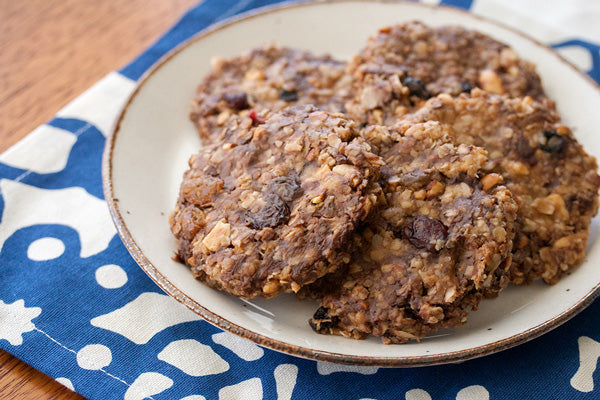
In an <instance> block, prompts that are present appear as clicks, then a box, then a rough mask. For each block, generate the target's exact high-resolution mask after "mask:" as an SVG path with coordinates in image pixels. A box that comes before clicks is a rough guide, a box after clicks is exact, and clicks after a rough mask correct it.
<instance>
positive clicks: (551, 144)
mask: <svg viewBox="0 0 600 400" xmlns="http://www.w3.org/2000/svg"><path fill="white" fill-rule="evenodd" d="M544 136H545V138H546V143H542V144H540V149H542V150H544V151H545V152H546V153H550V154H560V153H562V152H563V150H564V149H565V145H566V144H567V143H566V140H565V138H564V137H562V136H561V135H559V134H558V133H556V131H555V130H551V131H546V132H544Z"/></svg>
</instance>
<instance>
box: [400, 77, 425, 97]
mask: <svg viewBox="0 0 600 400" xmlns="http://www.w3.org/2000/svg"><path fill="white" fill-rule="evenodd" d="M402 84H403V85H404V86H406V87H407V88H408V90H409V91H410V95H411V96H417V97H419V98H421V99H428V98H430V97H431V94H429V91H428V90H427V88H426V87H425V83H424V82H423V81H422V80H420V79H416V78H412V77H410V76H409V77H407V78H405V79H404V82H402Z"/></svg>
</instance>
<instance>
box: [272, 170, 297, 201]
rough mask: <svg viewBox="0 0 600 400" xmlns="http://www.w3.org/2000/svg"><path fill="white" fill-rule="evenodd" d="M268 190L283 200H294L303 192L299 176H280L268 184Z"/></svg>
mask: <svg viewBox="0 0 600 400" xmlns="http://www.w3.org/2000/svg"><path fill="white" fill-rule="evenodd" d="M267 192H268V193H272V194H275V195H277V196H278V197H279V198H280V199H281V200H283V201H286V202H288V201H292V200H294V199H295V198H296V197H298V196H299V195H300V194H301V193H302V188H301V187H300V180H299V179H298V177H297V176H279V177H277V178H274V179H272V180H271V181H270V182H269V184H268V185H267Z"/></svg>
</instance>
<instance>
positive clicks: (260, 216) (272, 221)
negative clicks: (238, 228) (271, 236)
mask: <svg viewBox="0 0 600 400" xmlns="http://www.w3.org/2000/svg"><path fill="white" fill-rule="evenodd" d="M265 201H266V204H265V205H264V206H263V207H262V208H261V209H260V210H258V212H256V213H253V214H252V213H247V214H246V224H248V225H249V226H250V227H251V228H253V229H264V228H274V227H276V226H277V225H281V224H283V223H286V222H287V221H288V219H289V217H290V208H289V207H288V205H287V204H285V202H284V201H283V200H282V199H281V198H280V197H279V196H277V195H275V194H267V196H265Z"/></svg>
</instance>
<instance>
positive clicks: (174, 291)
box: [102, 0, 600, 367]
mask: <svg viewBox="0 0 600 400" xmlns="http://www.w3.org/2000/svg"><path fill="white" fill-rule="evenodd" d="M370 2H376V3H386V4H393V3H396V4H406V5H411V6H415V7H423V8H429V9H443V10H445V11H448V12H450V13H452V12H454V13H458V14H461V15H468V16H469V17H472V18H475V19H478V20H481V21H483V22H485V23H488V24H492V25H496V26H498V27H500V28H502V29H504V30H508V31H511V32H513V33H515V34H516V35H518V36H520V37H522V38H524V39H525V40H528V41H530V42H532V43H534V44H535V45H536V46H539V47H542V48H545V49H546V50H548V51H550V52H552V53H554V55H555V56H556V57H557V58H558V59H559V60H560V61H561V62H563V63H565V64H566V65H567V66H568V67H570V68H571V69H573V70H574V71H575V72H576V73H577V74H579V75H580V76H581V77H583V78H584V79H586V80H587V81H588V83H589V84H591V85H592V86H593V87H594V88H595V89H596V91H598V92H599V93H600V86H599V85H598V83H597V82H596V81H594V80H593V79H592V78H591V77H590V76H589V75H587V74H585V73H584V72H582V71H581V70H580V69H579V68H577V67H576V66H575V65H573V64H572V63H571V62H569V61H568V60H566V59H565V58H564V57H563V56H561V55H560V54H559V53H558V52H557V51H555V50H554V49H552V48H551V47H550V46H547V45H545V44H543V43H541V42H540V41H538V40H537V39H534V38H532V37H531V36H529V35H527V34H526V33H523V32H521V31H519V30H517V29H515V28H513V27H511V26H508V25H506V24H504V23H502V22H499V21H496V20H493V19H490V18H488V17H485V16H481V15H477V14H474V13H471V12H469V11H467V10H463V9H460V8H456V7H452V6H446V5H431V4H425V3H420V2H411V1H405V0H296V1H284V2H281V3H277V4H271V5H267V6H263V7H259V8H255V9H252V10H249V11H246V12H244V13H241V14H237V15H234V16H232V17H228V18H226V19H224V20H222V21H219V22H216V23H213V24H211V25H209V26H208V27H206V28H205V29H203V30H201V31H199V32H197V33H196V34H194V35H192V36H191V37H190V38H188V39H186V40H184V41H183V42H181V43H179V44H178V45H177V46H175V47H174V48H173V49H171V50H170V51H168V52H167V53H165V54H164V55H163V56H161V57H160V58H159V59H158V60H157V61H156V62H155V63H154V64H153V65H152V66H151V67H150V68H148V69H147V70H146V71H145V72H144V73H143V74H142V76H141V77H140V78H139V79H138V80H137V82H136V85H135V88H134V90H133V91H132V92H131V94H130V95H129V96H128V98H127V100H126V102H125V103H124V104H123V105H122V106H121V108H120V109H119V113H118V116H117V117H116V119H115V121H114V123H113V126H112V128H111V130H110V133H109V135H108V136H107V138H106V143H105V146H104V151H103V155H102V184H103V191H104V198H105V201H106V203H107V205H108V208H109V212H110V215H111V217H112V220H113V223H114V224H115V227H116V229H117V233H118V234H119V236H120V238H121V241H122V242H123V243H124V244H125V246H126V248H127V250H128V252H129V253H130V254H131V256H132V257H133V258H134V260H135V261H136V263H137V264H138V265H139V266H140V268H141V269H142V270H143V271H144V272H145V273H146V274H147V275H148V276H149V277H150V279H152V280H153V281H154V283H156V284H157V285H158V286H159V287H160V288H161V289H162V290H163V291H164V292H165V293H167V294H168V295H169V296H170V297H172V298H174V299H175V300H177V301H178V302H179V303H181V304H183V305H184V306H186V307H187V308H189V309H190V310H192V311H193V312H194V313H196V314H198V315H200V316H201V317H202V318H203V319H204V320H205V321H207V322H209V323H210V324H212V325H214V326H216V327H218V328H220V329H223V330H225V331H228V332H231V333H233V334H236V335H238V336H241V337H244V338H246V339H249V340H251V341H253V342H254V343H256V344H259V345H261V346H264V347H267V348H270V349H273V350H276V351H279V352H282V353H286V354H290V355H293V356H298V357H303V358H307V359H312V360H317V361H327V362H333V363H337V364H346V365H356V366H379V367H417V366H429V365H439V364H446V363H452V362H459V361H466V360H470V359H473V358H477V357H482V356H485V355H489V354H493V353H496V352H499V351H503V350H506V349H509V348H512V347H515V346H518V345H520V344H523V343H525V342H528V341H530V340H532V339H535V338H537V337H539V336H541V335H543V334H544V333H547V332H549V331H550V330H552V329H554V328H557V327H558V326H560V325H562V324H563V323H565V322H567V321H568V320H569V319H571V318H572V317H574V316H575V315H577V314H578V313H579V312H581V311H582V310H583V309H585V308H586V307H587V306H589V305H590V304H591V303H592V302H593V301H594V300H595V299H596V298H597V297H598V296H600V282H598V283H597V284H596V285H595V286H594V287H593V288H592V289H591V290H589V291H588V292H587V293H585V295H583V296H582V297H581V298H580V299H579V300H578V301H577V302H575V303H574V304H573V305H572V306H571V307H570V308H568V309H567V310H565V311H563V312H562V313H560V314H558V315H556V316H554V317H553V318H551V319H549V320H547V321H544V322H543V323H541V324H538V325H536V326H534V327H532V328H529V329H527V330H525V331H523V332H520V333H517V334H514V335H512V336H509V337H505V338H503V339H500V340H496V341H494V342H489V343H486V344H483V345H480V346H477V347H474V348H469V349H463V350H456V351H451V352H447V353H437V354H430V355H419V356H394V357H373V356H358V355H352V354H343V353H338V352H330V351H325V350H316V349H311V348H308V347H304V346H299V345H294V344H290V343H287V342H285V341H282V340H279V339H275V338H271V337H267V336H265V335H263V334H260V333H257V332H254V331H252V330H251V329H248V328H244V327H242V326H240V325H237V324H235V323H233V322H231V321H229V320H228V319H226V318H224V317H222V316H220V315H218V314H216V313H215V312H213V311H211V310H209V309H207V308H206V307H204V306H202V305H201V304H200V303H198V302H197V301H195V300H194V299H192V298H191V297H190V296H189V295H187V294H185V293H184V292H183V291H182V290H181V289H179V288H178V287H177V286H175V285H174V284H173V283H172V282H171V281H169V279H168V278H166V277H165V276H164V275H163V274H162V273H161V272H160V271H159V270H158V268H157V267H156V266H154V264H152V262H151V261H150V260H149V259H148V258H147V257H146V255H145V254H144V253H143V251H142V250H141V248H140V247H139V245H138V244H137V243H136V241H135V240H134V239H133V236H132V235H131V232H130V231H129V228H128V227H127V225H126V224H125V220H124V219H123V216H122V213H121V210H120V208H119V199H118V198H116V197H115V193H114V190H113V182H112V175H113V153H114V147H115V143H116V138H117V135H118V133H119V131H120V128H121V122H122V121H123V119H124V118H125V116H126V115H127V111H128V109H129V106H130V105H131V103H132V102H133V101H134V99H135V98H136V96H137V95H138V93H139V92H140V90H141V88H142V87H143V86H144V85H145V83H146V82H147V81H148V80H149V79H150V78H151V77H152V76H153V75H154V73H156V72H157V71H158V70H160V68H162V67H163V66H164V65H165V64H166V63H168V62H169V61H170V60H171V59H172V58H173V57H175V56H176V55H177V54H179V53H180V52H182V51H183V50H184V49H186V48H187V47H189V46H190V45H191V44H193V43H195V42H197V41H199V40H202V39H204V38H206V37H208V36H210V35H211V34H213V33H216V32H218V31H220V30H222V29H225V28H227V27H229V26H231V25H234V24H236V23H238V22H241V21H245V20H250V19H252V18H256V17H259V16H264V15H266V14H270V13H274V12H278V11H282V10H287V9H293V8H300V7H305V6H309V7H310V6H318V5H321V4H340V3H370ZM348 340H350V339H348Z"/></svg>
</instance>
